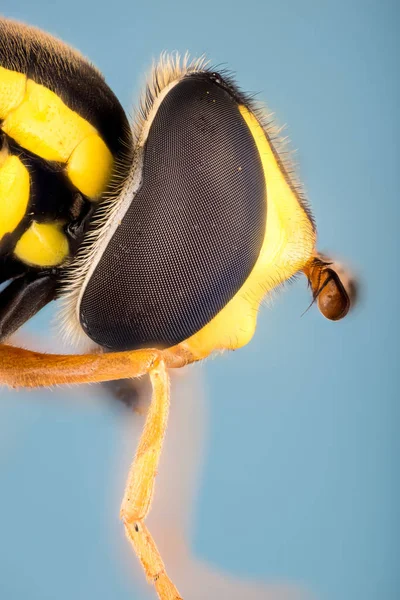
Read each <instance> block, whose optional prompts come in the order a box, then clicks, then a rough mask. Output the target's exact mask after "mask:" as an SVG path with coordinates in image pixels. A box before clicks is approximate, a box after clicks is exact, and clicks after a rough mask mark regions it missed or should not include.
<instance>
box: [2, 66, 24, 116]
mask: <svg viewBox="0 0 400 600" xmlns="http://www.w3.org/2000/svg"><path fill="white" fill-rule="evenodd" d="M25 88H26V76H25V75H24V74H23V73H18V72H17V71H10V70H9V69H5V68H4V67H0V119H4V118H5V117H6V116H7V115H8V113H9V112H10V111H12V110H14V109H15V108H17V106H19V105H20V104H21V102H22V100H23V98H24V95H25Z"/></svg>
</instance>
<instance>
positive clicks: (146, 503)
mask: <svg viewBox="0 0 400 600" xmlns="http://www.w3.org/2000/svg"><path fill="white" fill-rule="evenodd" d="M150 378H151V382H152V386H153V397H152V401H151V405H150V408H149V412H148V415H147V419H146V423H145V426H144V430H143V433H142V436H141V438H140V442H139V446H138V449H137V451H136V455H135V458H134V461H133V463H132V466H131V469H130V471H129V475H128V481H127V485H126V489H125V495H124V499H123V501H122V506H121V518H122V520H123V522H124V524H125V529H126V534H127V537H128V539H129V541H130V542H131V544H132V546H133V548H134V550H135V552H136V554H137V556H138V558H139V560H140V562H141V563H142V566H143V568H144V570H145V573H146V576H147V578H148V580H149V581H150V582H152V583H154V585H155V587H156V590H157V593H158V596H159V598H160V600H179V599H181V596H180V595H179V592H178V590H177V589H176V587H175V586H174V584H173V583H172V582H171V580H170V579H169V578H168V575H167V573H166V570H165V566H164V563H163V561H162V558H161V556H160V554H159V552H158V549H157V546H156V544H155V542H154V540H153V538H152V536H151V534H150V532H149V530H148V529H147V527H146V526H145V524H144V520H145V518H146V516H147V514H148V512H149V510H150V505H151V499H152V496H153V489H154V479H155V476H156V474H157V468H158V462H159V458H160V454H161V450H162V444H163V440H164V435H165V430H166V427H167V421H168V412H169V378H168V374H167V369H166V366H165V363H164V362H163V361H160V362H158V364H157V365H155V366H154V368H153V369H152V370H151V371H150Z"/></svg>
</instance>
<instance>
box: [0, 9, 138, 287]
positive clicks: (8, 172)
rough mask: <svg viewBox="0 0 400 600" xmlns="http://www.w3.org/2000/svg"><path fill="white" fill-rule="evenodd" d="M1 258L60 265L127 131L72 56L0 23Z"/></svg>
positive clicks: (91, 74)
mask: <svg viewBox="0 0 400 600" xmlns="http://www.w3.org/2000/svg"><path fill="white" fill-rule="evenodd" d="M0 127H1V129H0V132H1V143H2V149H1V152H0V257H1V258H2V261H3V266H4V268H3V273H2V279H3V280H4V278H5V277H7V276H8V275H9V274H10V273H11V272H12V269H9V270H7V262H8V263H9V264H10V263H11V262H15V261H20V262H22V263H24V264H25V265H28V266H29V267H34V268H37V269H44V268H48V267H56V266H58V265H61V264H63V263H64V262H65V260H66V259H67V258H68V256H69V254H70V252H71V250H72V249H71V247H70V239H69V228H70V225H71V223H74V224H79V221H80V219H81V218H83V216H84V215H85V214H86V213H87V212H88V211H89V210H90V203H93V202H96V201H98V200H99V198H100V197H101V195H102V193H103V192H104V190H105V189H106V187H107V184H108V182H109V180H110V177H111V174H112V171H113V165H114V161H115V159H118V156H119V154H120V153H121V152H122V149H123V144H127V145H129V127H128V125H127V122H126V117H125V115H124V112H123V110H122V108H121V106H120V104H119V102H118V100H117V99H116V98H115V96H114V94H113V93H112V92H111V90H110V89H109V88H108V86H107V85H106V84H105V82H104V79H103V78H102V76H101V75H100V74H99V73H98V72H97V70H96V69H95V68H94V67H92V66H91V65H90V64H89V63H88V62H86V61H85V60H84V58H83V57H82V56H80V55H79V54H78V53H77V52H75V51H74V50H72V49H71V48H69V47H68V46H66V45H64V44H63V43H62V42H59V41H58V40H55V39H54V38H52V37H51V36H49V35H47V34H45V33H43V32H41V31H40V30H37V29H34V28H31V27H26V26H23V25H21V24H17V23H13V22H10V21H6V20H0Z"/></svg>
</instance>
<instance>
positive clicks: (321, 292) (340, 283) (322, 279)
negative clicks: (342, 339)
mask: <svg viewBox="0 0 400 600" xmlns="http://www.w3.org/2000/svg"><path fill="white" fill-rule="evenodd" d="M305 271H306V275H307V277H308V280H309V283H310V286H311V288H312V291H313V297H314V301H317V305H318V308H319V310H320V311H321V313H322V314H323V315H324V317H326V318H327V319H330V320H331V321H339V320H340V319H343V317H345V316H346V315H347V313H348V312H349V310H350V308H352V307H353V305H354V304H355V302H356V298H357V284H356V282H355V279H354V277H353V275H352V274H351V273H350V271H348V270H347V269H346V268H345V267H343V265H341V264H340V263H338V262H335V261H329V259H326V258H325V257H323V256H322V255H318V257H315V258H314V259H313V260H312V263H311V264H310V265H309V266H308V269H307V270H305Z"/></svg>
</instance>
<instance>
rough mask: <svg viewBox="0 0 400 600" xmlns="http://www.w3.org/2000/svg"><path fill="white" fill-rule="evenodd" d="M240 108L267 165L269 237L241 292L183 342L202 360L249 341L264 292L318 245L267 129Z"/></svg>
mask: <svg viewBox="0 0 400 600" xmlns="http://www.w3.org/2000/svg"><path fill="white" fill-rule="evenodd" d="M239 110H240V113H241V115H242V117H243V119H244V120H245V122H246V124H247V126H248V128H249V130H250V132H251V134H252V136H253V138H254V141H255V143H256V146H257V149H258V152H259V155H260V158H261V162H262V166H263V171H264V176H265V181H266V187H267V198H268V200H267V202H268V205H267V221H266V229H265V236H264V241H263V244H262V247H261V251H260V254H259V256H258V259H257V261H256V264H255V265H254V267H253V270H252V271H251V273H250V275H249V277H248V278H247V280H246V281H245V283H244V284H243V285H242V287H241V288H240V290H239V291H238V292H237V293H236V295H235V296H234V297H233V298H232V300H231V301H230V302H229V303H228V304H227V305H226V306H225V307H224V308H223V309H222V310H221V311H220V312H219V313H218V314H217V315H216V316H215V317H214V318H213V319H212V320H211V321H210V322H209V323H208V324H207V325H205V326H204V327H203V328H202V329H201V330H200V331H198V332H197V333H196V334H194V335H193V336H192V337H191V338H189V339H188V340H187V341H186V342H183V343H182V344H181V346H183V347H185V348H188V350H189V351H190V352H191V353H193V354H194V355H195V356H196V357H197V358H202V357H205V356H208V355H209V354H210V353H211V352H213V351H214V350H223V349H231V350H234V349H236V348H240V347H241V346H244V345H245V344H247V343H248V342H249V341H250V340H251V338H252V337H253V334H254V331H255V328H256V322H257V313H258V309H259V306H260V303H261V301H262V299H263V298H264V296H265V295H266V294H267V293H268V292H270V291H271V290H272V289H273V288H275V287H276V286H277V285H279V284H280V283H282V282H284V281H286V280H287V279H289V278H290V277H292V276H293V275H294V274H295V273H297V272H298V271H299V270H300V269H302V267H304V265H305V264H306V263H307V261H308V260H309V258H310V257H311V255H312V253H313V249H314V246H315V232H314V231H313V227H312V223H311V221H310V219H309V217H308V216H307V214H306V212H305V211H304V209H303V207H302V206H301V204H300V202H299V200H298V198H297V197H296V194H295V193H294V192H293V190H292V189H291V187H290V185H289V183H288V181H287V180H286V177H285V174H284V173H283V172H282V170H281V168H280V166H279V164H278V161H277V159H276V157H275V154H274V152H273V150H272V147H271V144H270V142H269V140H268V138H267V136H266V134H265V132H264V130H263V128H262V127H261V125H260V124H259V122H258V121H257V119H256V117H255V116H254V115H253V114H252V113H251V112H250V111H249V110H248V109H247V108H246V107H245V106H240V107H239Z"/></svg>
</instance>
